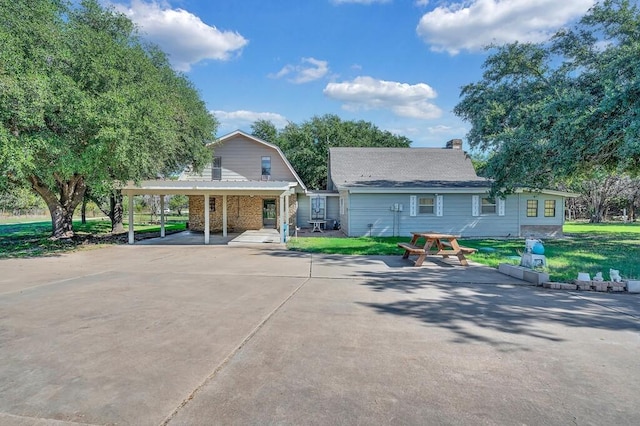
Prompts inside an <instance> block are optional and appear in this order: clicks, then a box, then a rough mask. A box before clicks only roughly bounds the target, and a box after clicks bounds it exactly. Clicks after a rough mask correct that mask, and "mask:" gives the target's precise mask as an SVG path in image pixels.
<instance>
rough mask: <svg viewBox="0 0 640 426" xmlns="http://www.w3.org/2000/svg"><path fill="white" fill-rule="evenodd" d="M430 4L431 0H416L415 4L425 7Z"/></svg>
mask: <svg viewBox="0 0 640 426" xmlns="http://www.w3.org/2000/svg"><path fill="white" fill-rule="evenodd" d="M428 4H429V0H416V1H415V5H416V6H422V7H424V6H426V5H428Z"/></svg>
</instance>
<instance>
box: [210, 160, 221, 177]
mask: <svg viewBox="0 0 640 426" xmlns="http://www.w3.org/2000/svg"><path fill="white" fill-rule="evenodd" d="M211 180H222V157H213V163H212V164H211Z"/></svg>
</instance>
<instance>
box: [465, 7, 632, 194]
mask: <svg viewBox="0 0 640 426" xmlns="http://www.w3.org/2000/svg"><path fill="white" fill-rule="evenodd" d="M492 49H494V52H493V53H492V54H491V55H490V56H489V57H488V58H487V60H486V61H485V63H484V73H483V77H482V79H481V80H480V81H479V82H476V83H472V84H468V85H466V86H464V87H463V88H462V91H461V101H460V102H459V103H458V105H457V106H456V107H455V110H454V111H455V113H456V114H457V115H458V116H460V117H461V118H463V119H464V120H466V121H468V122H470V124H471V126H472V127H471V131H470V132H469V134H468V135H467V137H468V140H469V144H470V146H471V147H472V149H478V150H481V151H484V152H486V153H488V154H489V158H488V161H487V164H486V166H485V172H486V175H487V176H489V177H491V178H493V179H494V180H495V185H494V189H495V190H497V191H498V192H502V191H506V192H508V191H511V190H513V189H514V188H516V187H517V186H520V185H526V186H529V187H533V188H543V187H548V186H550V185H553V184H554V182H556V180H557V179H562V178H565V177H570V176H572V175H575V174H577V173H586V172H589V171H590V170H593V169H596V168H597V169H598V170H607V171H610V172H614V171H615V172H620V173H623V172H629V173H633V174H636V173H637V172H638V171H639V170H640V138H639V136H640V116H639V114H640V79H639V77H640V14H639V12H638V8H637V6H636V5H635V4H632V2H630V1H628V0H605V1H602V2H600V3H597V4H596V5H595V6H593V7H592V8H591V9H590V10H589V12H588V13H587V14H586V15H585V16H584V17H583V18H582V19H581V20H580V21H579V22H578V23H577V24H576V25H574V26H573V27H571V28H569V29H564V30H561V31H559V32H558V33H557V34H556V35H555V36H554V37H553V38H552V39H550V40H549V41H548V42H547V43H540V44H522V43H512V44H506V45H503V46H497V47H496V46H493V47H492Z"/></svg>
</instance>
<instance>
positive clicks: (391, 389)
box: [0, 245, 640, 425]
mask: <svg viewBox="0 0 640 426" xmlns="http://www.w3.org/2000/svg"><path fill="white" fill-rule="evenodd" d="M425 264H428V266H426V267H422V268H413V267H410V266H408V265H409V264H408V263H407V262H404V261H402V260H401V259H400V256H394V257H383V256H378V257H357V256H354V257H348V256H347V257H344V256H327V255H310V254H302V253H294V252H287V251H282V250H273V249H250V248H231V247H224V246H212V247H206V246H151V245H150V246H144V245H135V246H116V247H109V248H103V249H94V250H86V251H81V252H78V253H73V254H69V255H64V256H59V257H49V258H40V259H25V260H3V261H0V424H2V425H72V424H73V425H76V424H100V425H105V424H108V425H111V424H132V425H160V424H169V425H211V424H260V425H262V424H296V425H297V424H327V425H329V424H330V425H334V424H394V425H395V424H469V425H477V424H554V425H555V424H578V425H586V424H640V404H638V396H639V395H640V359H639V358H638V354H639V353H640V333H639V332H640V298H639V297H638V296H637V295H616V294H594V293H569V292H561V291H551V290H544V289H540V288H534V287H529V286H525V285H522V284H523V283H520V282H517V281H516V280H514V279H513V278H510V277H506V276H503V275H501V274H498V273H497V272H496V271H494V270H490V269H487V268H484V267H481V266H478V265H472V266H470V267H469V268H462V267H460V266H457V265H456V264H455V261H452V262H451V263H444V262H437V263H429V262H425Z"/></svg>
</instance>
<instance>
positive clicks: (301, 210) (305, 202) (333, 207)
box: [297, 194, 340, 228]
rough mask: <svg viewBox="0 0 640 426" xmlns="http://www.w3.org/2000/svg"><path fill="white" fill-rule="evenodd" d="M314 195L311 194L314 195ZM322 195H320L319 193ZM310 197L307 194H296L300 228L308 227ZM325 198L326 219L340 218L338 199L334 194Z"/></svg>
mask: <svg viewBox="0 0 640 426" xmlns="http://www.w3.org/2000/svg"><path fill="white" fill-rule="evenodd" d="M315 196H316V195H311V197H315ZM320 196H322V195H320ZM311 197H309V196H308V195H303V194H299V195H298V215H297V219H298V224H299V225H298V226H300V227H302V228H307V227H309V226H310V225H309V219H310V218H311ZM326 200H327V204H326V206H327V211H326V217H327V219H334V220H338V221H339V220H340V201H339V199H338V197H336V196H326Z"/></svg>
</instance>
